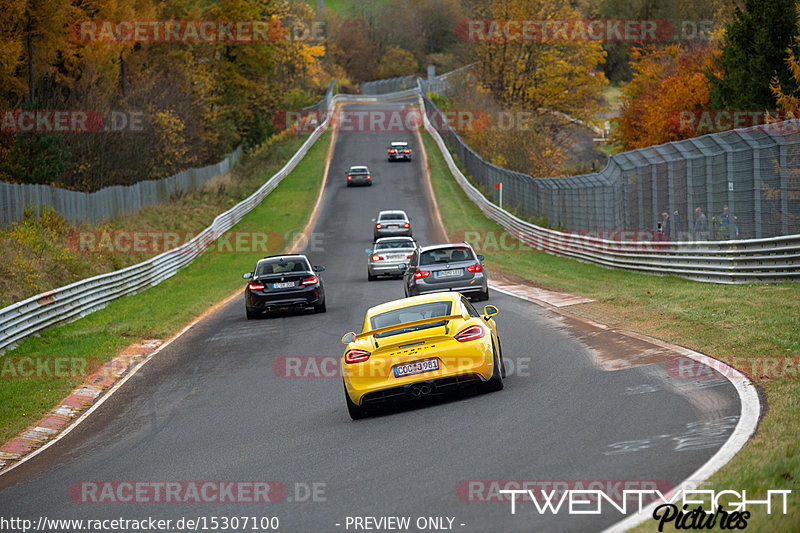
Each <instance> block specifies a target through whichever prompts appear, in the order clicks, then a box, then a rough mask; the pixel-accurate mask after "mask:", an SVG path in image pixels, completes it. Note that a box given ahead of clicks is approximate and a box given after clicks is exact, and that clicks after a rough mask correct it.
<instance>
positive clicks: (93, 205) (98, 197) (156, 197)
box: [0, 83, 334, 226]
mask: <svg viewBox="0 0 800 533" xmlns="http://www.w3.org/2000/svg"><path fill="white" fill-rule="evenodd" d="M333 85H334V84H333V83H331V84H330V86H329V87H328V90H327V92H326V93H325V96H324V97H323V98H322V99H321V100H320V101H319V102H318V103H316V104H314V105H313V106H309V109H315V110H316V111H317V115H318V116H319V117H321V119H320V121H324V120H325V114H326V113H327V111H328V103H329V102H330V101H331V98H332V97H333ZM241 156H242V147H241V146H239V147H238V148H237V149H236V150H235V151H233V152H232V153H231V154H229V155H227V156H226V157H225V158H224V159H223V160H222V161H219V162H218V163H214V164H211V165H208V166H205V167H202V168H190V169H188V170H184V171H183V172H180V173H178V174H175V175H173V176H169V177H166V178H162V179H158V180H145V181H140V182H138V183H134V184H133V185H114V186H111V187H104V188H102V189H100V190H97V191H94V192H90V193H87V192H80V191H71V190H68V189H62V188H59V187H54V186H52V185H38V184H30V183H6V182H0V226H3V225H8V224H12V223H14V222H19V221H21V220H22V219H23V217H24V215H25V210H26V208H30V209H32V210H34V212H35V213H36V215H37V216H38V215H39V214H40V213H41V211H42V209H43V208H45V207H52V208H53V209H55V210H56V211H57V212H58V213H60V214H61V215H62V216H63V217H64V218H65V219H67V220H68V221H69V222H70V223H73V224H76V223H80V222H91V223H98V222H102V221H103V220H107V219H109V218H112V217H118V216H123V215H130V214H133V213H136V212H138V211H139V210H141V209H142V208H144V207H147V206H150V205H155V204H158V203H161V202H165V201H167V200H169V199H170V198H173V197H175V196H176V195H179V194H184V193H187V192H189V191H192V190H194V189H198V188H200V187H202V186H203V185H205V184H206V183H208V182H209V181H210V180H212V179H213V178H215V177H217V176H220V175H222V174H224V173H226V172H228V171H229V170H230V169H231V168H232V167H233V166H234V165H235V164H236V163H237V162H238V161H239V160H240V159H241Z"/></svg>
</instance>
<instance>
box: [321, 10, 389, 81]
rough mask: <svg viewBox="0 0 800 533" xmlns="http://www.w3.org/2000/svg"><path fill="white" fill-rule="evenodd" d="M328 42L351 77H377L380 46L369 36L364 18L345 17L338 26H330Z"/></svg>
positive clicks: (336, 59) (360, 78)
mask: <svg viewBox="0 0 800 533" xmlns="http://www.w3.org/2000/svg"><path fill="white" fill-rule="evenodd" d="M328 42H329V45H330V47H331V52H332V54H333V58H334V60H335V61H336V62H337V63H338V64H340V65H341V66H342V67H344V69H345V71H346V72H347V74H348V76H350V78H351V79H353V80H354V81H356V82H362V81H368V80H372V79H375V75H376V70H377V67H378V64H377V61H376V57H377V56H378V47H377V45H376V44H375V42H374V41H373V40H372V39H371V38H370V37H369V32H368V30H367V24H366V22H365V21H364V19H362V18H358V17H348V18H346V19H344V20H343V21H342V22H341V23H340V24H338V26H337V27H333V28H330V36H329V39H328Z"/></svg>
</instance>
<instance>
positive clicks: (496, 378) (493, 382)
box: [484, 340, 503, 392]
mask: <svg viewBox="0 0 800 533" xmlns="http://www.w3.org/2000/svg"><path fill="white" fill-rule="evenodd" d="M492 358H493V360H494V364H493V365H492V366H493V367H494V368H493V369H492V377H491V378H490V379H489V381H487V382H486V384H485V385H484V387H485V390H486V392H495V391H499V390H503V368H502V365H501V364H500V358H499V357H498V355H497V347H496V346H495V345H494V340H492Z"/></svg>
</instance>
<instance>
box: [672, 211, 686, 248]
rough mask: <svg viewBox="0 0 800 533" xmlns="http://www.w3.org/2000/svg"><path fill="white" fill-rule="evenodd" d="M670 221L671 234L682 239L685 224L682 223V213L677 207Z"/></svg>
mask: <svg viewBox="0 0 800 533" xmlns="http://www.w3.org/2000/svg"><path fill="white" fill-rule="evenodd" d="M669 221H670V223H671V224H672V229H671V230H670V235H672V236H673V237H675V240H676V241H679V240H681V233H682V232H683V226H682V225H681V214H680V213H678V210H677V209H676V210H675V211H673V212H672V216H671V217H669Z"/></svg>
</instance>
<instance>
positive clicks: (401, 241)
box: [367, 237, 417, 281]
mask: <svg viewBox="0 0 800 533" xmlns="http://www.w3.org/2000/svg"><path fill="white" fill-rule="evenodd" d="M416 249H417V243H416V241H415V240H414V239H412V238H411V237H383V238H380V239H378V240H377V241H375V242H374V243H373V244H372V252H371V253H370V254H369V260H368V262H367V279H368V280H369V281H374V280H376V279H378V276H381V275H389V276H399V277H402V276H403V270H404V269H401V268H400V265H402V264H406V263H408V260H409V259H410V258H411V255H412V254H413V253H414V250H416Z"/></svg>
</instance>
